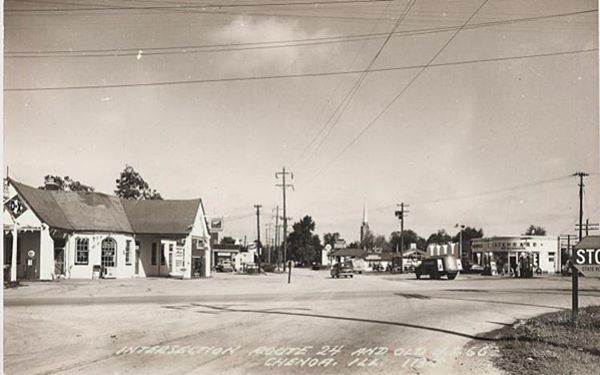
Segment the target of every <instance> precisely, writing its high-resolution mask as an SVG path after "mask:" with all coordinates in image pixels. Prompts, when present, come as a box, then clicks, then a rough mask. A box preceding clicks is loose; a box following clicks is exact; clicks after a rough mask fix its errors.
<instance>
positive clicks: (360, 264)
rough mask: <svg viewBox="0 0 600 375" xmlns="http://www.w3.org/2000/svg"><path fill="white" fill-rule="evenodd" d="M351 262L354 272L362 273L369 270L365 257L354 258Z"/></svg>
mask: <svg viewBox="0 0 600 375" xmlns="http://www.w3.org/2000/svg"><path fill="white" fill-rule="evenodd" d="M350 262H351V263H352V272H354V273H360V274H362V273H363V272H366V271H367V263H366V262H365V261H364V259H352V260H351V261H350Z"/></svg>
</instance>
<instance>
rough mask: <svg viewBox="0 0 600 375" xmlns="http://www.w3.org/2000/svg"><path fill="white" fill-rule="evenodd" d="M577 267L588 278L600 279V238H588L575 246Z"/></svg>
mask: <svg viewBox="0 0 600 375" xmlns="http://www.w3.org/2000/svg"><path fill="white" fill-rule="evenodd" d="M574 263H575V267H576V268H577V269H578V270H579V272H581V273H582V274H584V275H585V276H587V277H594V276H596V277H600V236H587V237H586V238H584V239H583V240H582V241H581V242H579V243H578V244H577V245H576V246H575V253H574Z"/></svg>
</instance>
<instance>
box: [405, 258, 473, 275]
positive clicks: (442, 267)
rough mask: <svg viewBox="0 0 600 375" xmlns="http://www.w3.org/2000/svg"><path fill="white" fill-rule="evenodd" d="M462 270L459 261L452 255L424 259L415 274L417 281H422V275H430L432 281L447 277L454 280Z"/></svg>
mask: <svg viewBox="0 0 600 375" xmlns="http://www.w3.org/2000/svg"><path fill="white" fill-rule="evenodd" d="M461 269H462V265H461V262H460V260H459V259H457V258H456V257H454V256H452V255H443V256H435V257H431V258H427V259H424V260H423V261H422V262H421V264H419V265H418V266H417V268H416V269H415V274H416V276H417V279H420V278H421V275H428V276H429V278H431V279H440V278H441V277H442V276H447V277H448V280H454V279H455V278H456V276H457V275H458V273H459V272H460V271H461Z"/></svg>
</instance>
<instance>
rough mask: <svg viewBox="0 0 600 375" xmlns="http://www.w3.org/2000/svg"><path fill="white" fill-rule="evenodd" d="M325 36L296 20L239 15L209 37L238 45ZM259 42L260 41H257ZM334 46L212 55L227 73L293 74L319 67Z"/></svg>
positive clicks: (230, 52)
mask: <svg viewBox="0 0 600 375" xmlns="http://www.w3.org/2000/svg"><path fill="white" fill-rule="evenodd" d="M328 35H330V34H329V33H328V32H327V30H326V29H319V30H316V31H313V32H308V31H307V30H305V29H303V28H302V27H301V26H300V25H299V23H298V22H281V21H280V20H278V19H277V18H267V19H263V18H261V19H257V18H256V17H249V16H240V17H237V18H236V19H235V20H233V21H232V22H231V23H229V24H227V25H226V26H224V27H223V28H221V29H220V30H218V31H217V32H215V33H214V34H213V35H212V38H211V39H212V42H213V43H215V44H240V43H257V42H258V43H262V42H278V41H287V40H298V39H310V38H320V37H325V36H328ZM261 45H263V44H257V46H261ZM249 46H250V47H251V46H252V45H249ZM334 46H335V44H326V45H318V44H317V45H310V46H304V47H303V46H292V47H278V48H266V49H260V48H259V49H249V50H238V51H227V52H219V53H217V54H216V55H215V56H216V58H215V61H214V63H215V65H217V64H218V68H220V69H221V70H223V71H224V72H226V73H229V74H231V73H238V74H256V75H258V74H261V75H262V74H265V75H266V74H282V73H287V74H293V73H300V72H306V71H309V70H316V69H320V68H321V66H322V65H323V64H325V63H327V60H328V59H329V57H330V56H331V53H332V52H333V51H334V50H335V47H334Z"/></svg>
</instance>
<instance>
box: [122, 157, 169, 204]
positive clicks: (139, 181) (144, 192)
mask: <svg viewBox="0 0 600 375" xmlns="http://www.w3.org/2000/svg"><path fill="white" fill-rule="evenodd" d="M116 182H117V189H116V190H115V194H116V195H117V197H120V198H123V199H137V200H140V199H162V196H161V195H160V193H159V192H157V191H156V190H154V189H151V188H150V187H149V186H148V183H147V182H146V181H144V179H143V178H142V176H141V175H140V174H139V173H138V172H136V171H135V169H133V167H132V166H130V165H126V166H125V169H123V171H122V172H121V175H120V176H119V178H118V179H117V180H116Z"/></svg>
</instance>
